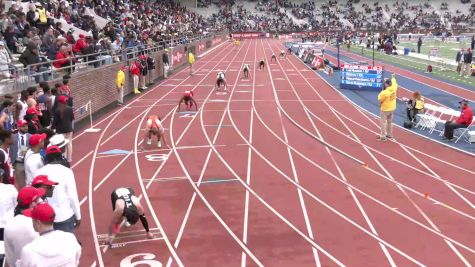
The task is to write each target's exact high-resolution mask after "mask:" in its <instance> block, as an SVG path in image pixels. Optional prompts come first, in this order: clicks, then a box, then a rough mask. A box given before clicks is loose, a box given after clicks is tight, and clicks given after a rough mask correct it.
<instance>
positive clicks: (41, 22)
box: [36, 3, 48, 34]
mask: <svg viewBox="0 0 475 267" xmlns="http://www.w3.org/2000/svg"><path fill="white" fill-rule="evenodd" d="M36 12H37V13H38V21H37V23H38V28H39V29H40V33H41V34H43V33H45V31H46V29H47V28H48V11H46V8H45V7H44V6H43V4H42V3H37V8H36Z"/></svg>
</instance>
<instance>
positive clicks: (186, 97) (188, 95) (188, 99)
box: [177, 91, 198, 112]
mask: <svg viewBox="0 0 475 267" xmlns="http://www.w3.org/2000/svg"><path fill="white" fill-rule="evenodd" d="M181 103H185V105H186V109H187V110H190V109H191V107H192V106H193V105H195V110H196V111H198V104H196V101H195V99H194V98H193V91H185V93H184V94H183V96H182V97H181V98H180V101H179V102H178V111H177V112H180V109H181Z"/></svg>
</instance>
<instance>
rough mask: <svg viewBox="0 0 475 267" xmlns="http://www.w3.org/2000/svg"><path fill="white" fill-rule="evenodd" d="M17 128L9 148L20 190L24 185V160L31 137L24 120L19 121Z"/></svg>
mask: <svg viewBox="0 0 475 267" xmlns="http://www.w3.org/2000/svg"><path fill="white" fill-rule="evenodd" d="M17 126H18V132H17V133H16V134H15V135H14V136H13V142H12V145H11V146H10V162H13V166H14V169H15V181H16V183H17V185H18V188H22V187H24V186H25V185H26V183H25V164H24V159H25V154H26V152H27V151H28V148H29V145H30V144H29V142H30V137H31V135H30V134H29V133H28V123H27V122H26V121H25V120H19V121H18V122H17Z"/></svg>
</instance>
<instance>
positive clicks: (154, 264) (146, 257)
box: [120, 253, 163, 267]
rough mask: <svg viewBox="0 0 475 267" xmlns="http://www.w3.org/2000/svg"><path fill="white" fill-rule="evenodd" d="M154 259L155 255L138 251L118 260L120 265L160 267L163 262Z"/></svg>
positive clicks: (127, 266)
mask: <svg viewBox="0 0 475 267" xmlns="http://www.w3.org/2000/svg"><path fill="white" fill-rule="evenodd" d="M137 257H141V258H142V259H141V260H139V261H136V262H132V260H133V259H134V258H137ZM154 259H155V255H153V254H151V253H138V254H133V255H130V256H127V257H125V258H124V259H123V260H121V261H120V267H134V266H144V265H145V266H150V267H162V266H163V264H162V263H161V262H159V261H157V260H154Z"/></svg>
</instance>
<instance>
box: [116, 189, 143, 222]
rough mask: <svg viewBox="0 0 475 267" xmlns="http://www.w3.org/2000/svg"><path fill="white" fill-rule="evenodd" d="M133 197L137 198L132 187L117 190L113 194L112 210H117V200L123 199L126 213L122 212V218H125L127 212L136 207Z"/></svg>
mask: <svg viewBox="0 0 475 267" xmlns="http://www.w3.org/2000/svg"><path fill="white" fill-rule="evenodd" d="M132 197H135V192H134V190H132V188H130V187H120V188H117V189H115V190H114V191H113V192H112V194H111V200H112V210H115V203H116V202H117V200H119V199H122V200H123V201H124V203H125V205H124V211H123V212H122V216H125V213H126V210H127V209H130V208H133V207H135V209H137V207H136V206H135V204H134V202H133V201H132Z"/></svg>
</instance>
